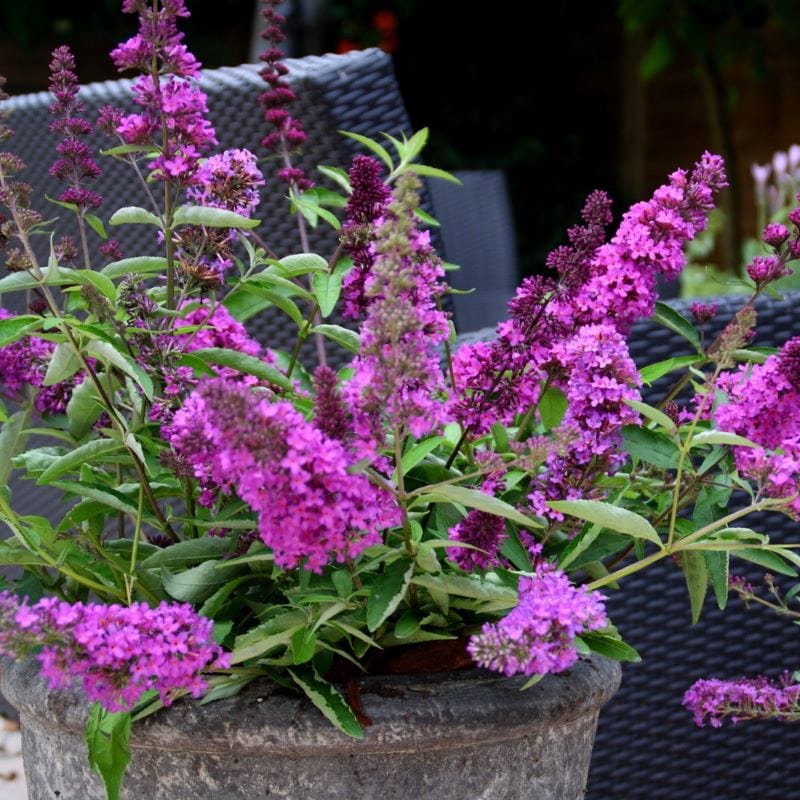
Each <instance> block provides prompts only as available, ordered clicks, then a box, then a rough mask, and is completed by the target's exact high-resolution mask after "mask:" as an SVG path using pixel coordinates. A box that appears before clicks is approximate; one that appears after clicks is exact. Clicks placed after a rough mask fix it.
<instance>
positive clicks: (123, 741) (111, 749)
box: [86, 703, 131, 800]
mask: <svg viewBox="0 0 800 800" xmlns="http://www.w3.org/2000/svg"><path fill="white" fill-rule="evenodd" d="M130 735H131V714H130V712H127V711H113V712H112V711H107V710H106V709H104V708H103V707H102V706H101V705H100V704H99V703H92V705H91V707H90V709H89V718H88V719H87V721H86V747H87V749H88V751H89V765H90V767H91V768H92V769H93V770H94V771H95V772H97V773H98V774H99V775H100V777H101V778H102V779H103V784H104V786H105V789H106V800H119V798H120V791H121V789H122V778H123V776H124V775H125V770H126V769H127V768H128V764H129V763H130V760H131V750H130Z"/></svg>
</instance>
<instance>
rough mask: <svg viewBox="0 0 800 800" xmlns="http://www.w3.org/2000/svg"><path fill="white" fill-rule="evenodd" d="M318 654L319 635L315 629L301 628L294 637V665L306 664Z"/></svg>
mask: <svg viewBox="0 0 800 800" xmlns="http://www.w3.org/2000/svg"><path fill="white" fill-rule="evenodd" d="M316 652H317V634H316V633H315V632H314V630H313V628H300V630H299V631H295V632H294V634H293V635H292V661H293V663H294V664H305V663H306V661H311V659H312V658H314V653H316Z"/></svg>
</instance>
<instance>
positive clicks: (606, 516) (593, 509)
mask: <svg viewBox="0 0 800 800" xmlns="http://www.w3.org/2000/svg"><path fill="white" fill-rule="evenodd" d="M548 505H549V506H550V508H552V509H553V510H555V511H560V512H561V513H562V514H569V515H570V516H572V517H577V518H578V519H584V520H586V521H587V522H593V523H595V524H597V525H602V526H603V527H604V528H608V529H609V530H612V531H617V533H625V534H627V535H628V536H632V537H633V538H634V539H646V540H647V541H649V542H653V544H657V545H658V546H659V547H660V548H661V549H663V547H664V545H663V544H662V543H661V539H660V538H659V535H658V533H657V532H656V529H655V528H654V527H653V526H652V525H651V524H650V523H649V522H648V521H647V520H646V519H645V518H644V517H641V516H639V514H635V513H634V512H633V511H629V510H628V509H627V508H620V507H619V506H612V505H609V504H608V503H603V502H601V501H599V500H551V501H550V502H549V503H548Z"/></svg>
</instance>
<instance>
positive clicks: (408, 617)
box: [394, 608, 422, 639]
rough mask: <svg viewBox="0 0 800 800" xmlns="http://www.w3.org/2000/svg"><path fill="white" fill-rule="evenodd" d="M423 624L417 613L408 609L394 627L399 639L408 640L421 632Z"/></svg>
mask: <svg viewBox="0 0 800 800" xmlns="http://www.w3.org/2000/svg"><path fill="white" fill-rule="evenodd" d="M421 624H422V621H421V620H420V618H419V615H418V614H417V612H416V611H414V610H413V609H410V608H408V609H406V610H405V611H404V612H403V613H402V614H401V615H400V619H398V620H397V624H396V625H395V626H394V635H395V637H396V638H398V639H408V637H409V636H413V635H414V634H415V633H416V632H417V631H418V630H419V628H420V625H421Z"/></svg>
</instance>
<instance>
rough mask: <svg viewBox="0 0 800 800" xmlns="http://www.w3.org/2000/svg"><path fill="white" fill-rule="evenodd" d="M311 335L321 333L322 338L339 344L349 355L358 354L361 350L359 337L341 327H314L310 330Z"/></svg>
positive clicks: (326, 325) (327, 325)
mask: <svg viewBox="0 0 800 800" xmlns="http://www.w3.org/2000/svg"><path fill="white" fill-rule="evenodd" d="M311 333H321V334H322V335H323V336H325V337H327V338H328V339H331V340H332V341H334V342H336V343H337V344H340V345H341V346H342V347H344V348H345V350H349V351H350V352H351V353H358V351H359V349H360V348H361V338H360V337H359V335H358V334H357V333H356V332H355V331H351V330H350V329H349V328H343V327H342V326H341V325H329V324H323V325H315V326H314V327H313V328H312V329H311Z"/></svg>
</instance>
